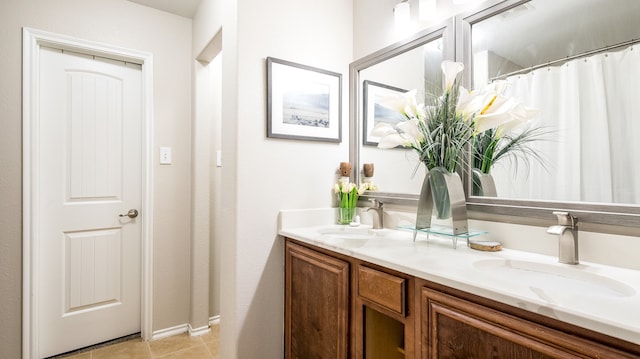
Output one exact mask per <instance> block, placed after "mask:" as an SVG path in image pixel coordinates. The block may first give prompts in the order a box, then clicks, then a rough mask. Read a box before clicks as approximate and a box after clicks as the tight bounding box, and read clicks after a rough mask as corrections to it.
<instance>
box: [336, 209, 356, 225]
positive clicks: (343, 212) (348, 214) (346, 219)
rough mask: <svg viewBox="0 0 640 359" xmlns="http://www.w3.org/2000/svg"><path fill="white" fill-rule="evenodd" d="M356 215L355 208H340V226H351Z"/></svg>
mask: <svg viewBox="0 0 640 359" xmlns="http://www.w3.org/2000/svg"><path fill="white" fill-rule="evenodd" d="M355 214H356V208H355V207H340V208H339V214H338V224H349V223H351V222H352V221H353V217H354V216H355Z"/></svg>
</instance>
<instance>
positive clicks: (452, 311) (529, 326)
mask: <svg viewBox="0 0 640 359" xmlns="http://www.w3.org/2000/svg"><path fill="white" fill-rule="evenodd" d="M550 310H551V309H550ZM285 353H286V358H300V359H303V358H304V359H307V358H326V359H335V358H354V359H360V358H366V359H395V358H398V359H399V358H407V359H411V358H422V359H449V358H451V359H453V358H476V359H484V358H509V359H518V358H527V359H546V358H606V359H622V358H626V359H630V358H636V359H640V345H636V344H632V343H629V342H627V341H623V340H620V339H616V338H613V337H610V336H607V335H604V334H600V333H596V332H593V331H590V330H588V329H584V328H580V327H577V326H575V325H572V324H568V323H564V322H561V321H559V320H556V319H553V318H551V317H549V316H544V315H540V314H538V313H533V312H530V311H527V310H524V309H521V308H516V307H513V306H509V305H506V304H502V303H499V302H496V301H493V300H490V299H487V298H484V297H480V296H477V295H474V294H470V293H467V292H463V291H460V290H457V289H453V288H450V287H447V286H444V285H441V284H436V283H433V282H430V281H426V280H424V279H420V278H415V277H412V276H410V275H408V274H405V273H399V272H397V271H393V270H390V269H388V268H384V267H381V266H378V265H375V264H371V263H368V262H363V261H360V260H358V259H355V258H352V257H348V256H345V255H341V254H337V253H334V252H331V251H328V250H325V249H320V248H317V247H314V246H312V245H308V244H304V243H301V242H298V241H295V240H291V239H286V245H285Z"/></svg>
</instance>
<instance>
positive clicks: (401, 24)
mask: <svg viewBox="0 0 640 359" xmlns="http://www.w3.org/2000/svg"><path fill="white" fill-rule="evenodd" d="M393 18H394V23H395V27H396V34H398V35H404V34H405V33H406V32H407V30H408V29H409V27H410V25H411V5H409V0H402V1H400V2H399V3H398V4H397V5H396V6H394V7H393Z"/></svg>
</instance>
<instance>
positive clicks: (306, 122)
mask: <svg viewBox="0 0 640 359" xmlns="http://www.w3.org/2000/svg"><path fill="white" fill-rule="evenodd" d="M297 85H298V86H296V88H295V89H290V90H288V91H286V92H285V93H284V94H283V99H282V107H283V108H282V121H283V122H284V123H287V124H292V125H301V126H311V127H323V128H329V125H330V124H329V86H328V85H325V84H319V83H299V84H297Z"/></svg>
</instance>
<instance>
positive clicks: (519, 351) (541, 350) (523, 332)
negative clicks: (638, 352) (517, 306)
mask: <svg viewBox="0 0 640 359" xmlns="http://www.w3.org/2000/svg"><path fill="white" fill-rule="evenodd" d="M421 299H422V305H423V306H425V307H423V309H422V318H421V321H422V325H421V330H422V342H423V350H422V354H423V355H422V357H423V358H425V359H426V358H430V359H436V358H439V359H447V358H528V359H542V358H544V359H546V358H633V356H630V355H628V354H626V353H622V352H619V351H617V350H615V349H612V348H608V347H606V346H603V345H600V344H598V343H594V342H591V341H588V340H585V339H582V338H580V337H577V336H573V335H570V334H567V333H564V332H561V331H558V330H555V329H551V328H548V327H545V326H542V325H539V324H536V323H533V322H530V321H527V320H525V319H521V318H518V317H514V316H511V315H509V314H504V313H501V312H499V311H496V310H493V309H490V308H487V307H483V306H481V305H479V304H476V303H473V302H469V301H466V300H463V299H460V298H457V297H453V296H451V295H447V294H444V293H441V292H438V291H435V290H431V289H429V288H423V289H422V295H421Z"/></svg>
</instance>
